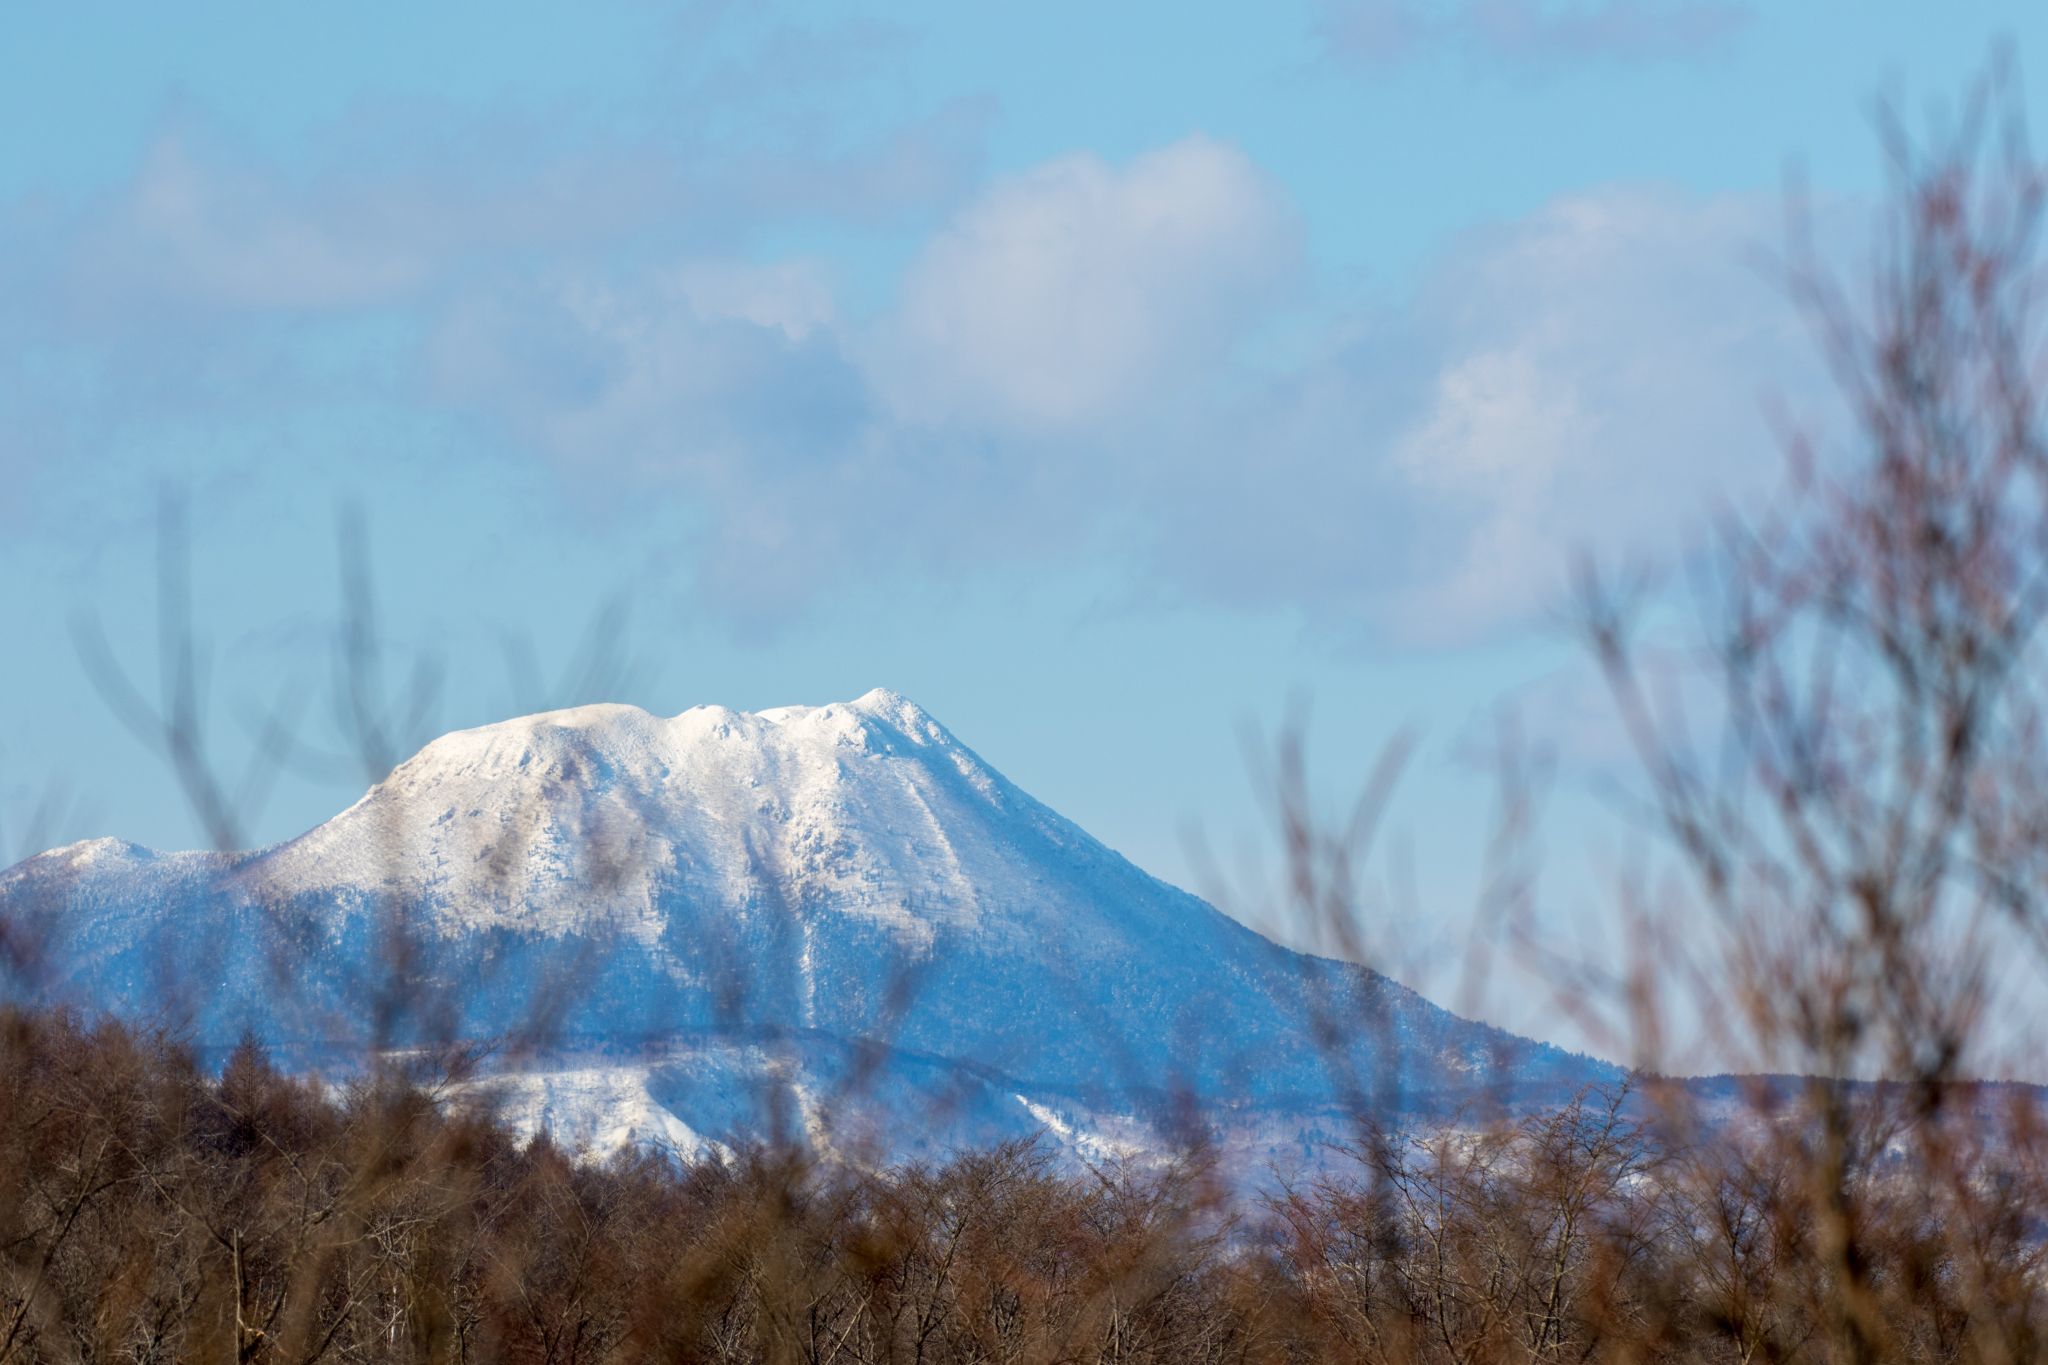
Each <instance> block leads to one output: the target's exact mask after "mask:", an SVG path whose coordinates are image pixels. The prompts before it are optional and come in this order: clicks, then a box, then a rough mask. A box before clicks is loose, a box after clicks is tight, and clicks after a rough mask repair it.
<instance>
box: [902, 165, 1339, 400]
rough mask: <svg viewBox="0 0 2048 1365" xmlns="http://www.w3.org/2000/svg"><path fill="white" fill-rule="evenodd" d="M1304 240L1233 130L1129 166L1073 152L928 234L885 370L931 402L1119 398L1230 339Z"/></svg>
mask: <svg viewBox="0 0 2048 1365" xmlns="http://www.w3.org/2000/svg"><path fill="white" fill-rule="evenodd" d="M1297 251H1298V245H1297V233H1296V230H1295V226H1294V222H1293V219H1292V216H1291V214H1290V211H1289V208H1288V206H1287V204H1286V202H1285V200H1284V198H1283V197H1282V195H1281V194H1280V192H1279V190H1278V188H1277V187H1276V186H1274V185H1273V184H1272V183H1271V182H1270V181H1268V180H1267V179H1266V177H1265V176H1264V175H1263V174H1262V173H1261V172H1260V171H1259V169H1258V168H1257V167H1256V166H1255V165H1253V163H1252V162H1251V160H1250V158H1248V157H1246V156H1245V155H1244V153H1242V152H1241V151H1238V150H1237V149H1236V148H1234V147H1231V146H1228V145H1226V144H1224V143H1221V142H1217V141H1214V140H1212V139H1209V138H1206V137H1190V138H1186V139H1184V140H1182V141H1179V142H1176V143H1173V144H1172V145H1170V146H1167V147H1163V148H1161V149H1159V150H1157V151H1154V152H1150V153H1147V154H1146V155H1144V156H1141V157H1139V158H1137V159H1136V160H1134V161H1132V162H1131V163H1130V164H1129V165H1127V166H1124V167H1122V168H1118V167H1113V166H1111V165H1109V164H1107V163H1105V162H1104V161H1102V160H1101V159H1100V158H1098V157H1095V156H1091V155H1085V154H1082V155H1074V156H1068V157H1063V158H1061V159H1059V160H1057V161H1053V162H1049V163H1047V164H1045V165H1042V166H1039V167H1037V168H1035V169H1033V170H1030V171H1027V172H1025V173H1023V174H1021V175H1017V176H1013V177H1011V178H1010V179H1008V180H1005V181H1002V182H1000V183H998V184H997V185H995V186H994V187H993V188H991V189H990V190H989V191H988V192H987V193H986V194H984V195H983V196H982V197H981V198H980V199H978V200H976V201H975V202H974V203H973V204H971V205H969V206H968V207H967V208H966V209H965V210H964V211H963V212H962V213H961V214H960V215H959V216H958V217H957V218H956V219H955V220H954V221H953V222H952V223H951V224H950V225H949V226H948V227H947V228H946V229H945V230H944V231H942V232H941V233H939V234H938V236H937V237H935V238H934V239H933V240H932V241H931V242H930V243H929V244H927V245H926V247H925V248H924V250H923V251H922V252H921V254H920V255H919V256H918V258H917V259H916V261H914V262H913V264H912V265H911V267H910V270H909V272H908V275H907V276H906V278H905V280H904V284H903V289H902V297H901V303H900V306H899V308H898V309H897V311H896V313H895V315H894V316H893V317H892V318H891V319H890V321H889V322H888V323H887V325H886V326H885V328H884V329H883V333H882V335H881V336H880V338H879V340H878V345H877V348H876V351H875V353H874V355H875V361H874V363H875V370H876V373H877V375H878V377H879V379H880V381H881V384H882V387H883V389H884V391H885V392H886V393H887V394H888V395H889V397H890V399H891V401H892V403H893V405H894V406H895V407H896V408H897V409H898V410H899V411H901V412H902V413H904V414H905V415H907V416H909V417H911V418H912V419H914V420H925V421H931V420H944V419H954V418H958V419H967V420H976V419H979V420H984V421H993V422H996V423H998V424H1005V423H1021V424H1025V425H1037V426H1071V425H1076V424H1080V423H1085V422H1088V421H1091V420H1096V419H1102V418H1105V417H1110V416H1114V415H1116V414H1118V413H1120V412H1123V411H1126V410H1128V409H1129V408H1130V407H1131V406H1133V405H1134V404H1136V403H1138V402H1139V401H1141V400H1143V399H1144V398H1146V397H1148V396H1150V395H1151V394H1153V393H1155V392H1156V391H1157V389H1158V386H1160V385H1161V384H1162V383H1164V382H1166V381H1168V380H1169V379H1170V378H1173V377H1176V376H1184V375H1186V374H1187V373H1188V372H1190V371H1191V370H1194V369H1198V368H1199V367H1200V366H1202V365H1203V364H1205V363H1208V362H1211V361H1213V360H1214V359H1215V358H1216V357H1217V356H1218V355H1219V354H1220V353H1221V352H1223V351H1224V350H1226V349H1227V348H1228V347H1229V345H1230V344H1231V343H1232V342H1233V341H1234V340H1235V339H1236V338H1237V336H1238V334H1239V332H1240V330H1241V329H1242V328H1243V327H1244V326H1245V325H1246V323H1247V322H1248V321H1250V320H1251V319H1252V318H1254V317H1255V316H1256V315H1257V314H1258V313H1259V311H1260V310H1261V309H1262V308H1263V307H1264V306H1266V305H1267V304H1269V303H1270V302H1271V301H1272V299H1273V297H1274V291H1275V289H1276V287H1277V286H1278V285H1279V284H1280V283H1281V282H1282V281H1283V280H1284V279H1285V277H1286V276H1287V274H1288V273H1289V272H1290V271H1291V269H1292V268H1293V267H1294V264H1295V258H1296V255H1297Z"/></svg>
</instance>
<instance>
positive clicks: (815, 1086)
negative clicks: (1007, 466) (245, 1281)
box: [0, 690, 1610, 1153]
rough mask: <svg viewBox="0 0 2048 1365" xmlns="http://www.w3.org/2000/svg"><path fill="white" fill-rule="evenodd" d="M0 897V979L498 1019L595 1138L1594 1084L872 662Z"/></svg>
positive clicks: (60, 872) (1109, 1123)
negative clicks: (1007, 762)
mask: <svg viewBox="0 0 2048 1365" xmlns="http://www.w3.org/2000/svg"><path fill="white" fill-rule="evenodd" d="M0 913H5V914H6V915H8V916H9V918H10V921H11V922H10V925H9V928H10V930H11V931H13V932H15V933H17V934H20V935H23V936H25V937H26V939H27V940H28V941H30V942H33V943H35V944H36V945H38V948H39V951H38V953H37V954H36V960H37V963H38V970H37V972H36V974H35V977H34V979H33V980H29V981H24V982H21V983H17V988H18V993H21V994H26V995H29V996H31V997H33V998H37V999H41V1000H53V1001H64V1002H68V1003H72V1004H75V1005H79V1006H81V1007H85V1008H88V1009H107V1010H113V1011H116V1012H120V1013H124V1014H132V1015H137V1016H142V1017H149V1018H163V1017H167V1016H168V1017H172V1018H175V1019H178V1020H180V1021H182V1022H183V1023H184V1024H185V1025H186V1026H187V1027H189V1028H191V1029H192V1030H193V1032H194V1034H195V1036H196V1037H197V1039H198V1040H199V1041H200V1042H201V1043H202V1044H207V1045H219V1044H224V1043H227V1042H231V1041H232V1040H233V1039H234V1038H235V1037H236V1036H238V1035H239V1034H241V1033H242V1032H243V1031H245V1030H253V1031H255V1032H256V1033H257V1034H259V1035H260V1036H262V1037H264V1038H266V1039H267V1040H269V1041H270V1042H271V1043H272V1044H273V1045H274V1046H277V1047H280V1048H287V1049H289V1048H307V1049H321V1048H333V1047H345V1046H351V1045H354V1046H360V1045H362V1044H363V1043H366V1042H367V1043H370V1044H372V1045H374V1046H380V1047H387V1048H388V1047H412V1046H416V1045H419V1044H422V1043H426V1042H434V1041H447V1040H469V1041H478V1042H481V1041H486V1040H505V1039H514V1040H517V1041H518V1042H519V1043H520V1045H521V1047H520V1050H519V1051H518V1052H517V1053H516V1057H517V1060H515V1061H507V1062H505V1063H504V1064H503V1065H502V1066H501V1067H500V1069H499V1073H498V1080H499V1082H500V1083H501V1087H502V1089H503V1091H504V1093H505V1094H506V1095H507V1096H508V1097H509V1099H508V1102H509V1103H510V1104H511V1105H512V1106H513V1108H514V1110H515V1113H516V1115H517V1116H519V1117H522V1118H523V1119H524V1120H525V1121H528V1122H530V1123H533V1124H535V1125H547V1126H551V1127H554V1128H557V1129H558V1130H568V1131H571V1132H573V1133H574V1134H576V1135H578V1136H581V1137H584V1138H588V1139H590V1140H593V1141H600V1142H616V1141H627V1140H636V1139H649V1138H665V1139H667V1140H670V1141H675V1142H678V1143H684V1144H696V1145H699V1146H702V1145H711V1144H726V1145H731V1144H734V1143H739V1142H744V1141H747V1140H749V1139H750V1138H752V1137H755V1136H761V1135H763V1134H761V1133H759V1132H758V1131H757V1130H758V1128H759V1125H760V1124H762V1123H764V1122H767V1121H768V1119H767V1118H765V1117H763V1115H764V1113H765V1112H766V1111H763V1110H760V1109H758V1108H756V1109H753V1110H750V1109H749V1108H748V1106H747V1104H746V1103H744V1102H742V1100H741V1099H740V1098H738V1097H739V1096H740V1095H741V1094H742V1093H743V1092H746V1091H749V1090H768V1091H777V1090H779V1091H780V1092H784V1093H785V1098H788V1099H789V1103H788V1104H786V1105H784V1106H783V1108H784V1109H785V1110H788V1111H789V1112H792V1113H795V1114H796V1115H798V1116H799V1117H801V1118H802V1120H803V1122H804V1123H805V1124H806V1126H807V1127H809V1128H810V1129H811V1130H812V1136H813V1137H814V1138H818V1139H819V1140H821V1141H822V1140H825V1134H824V1133H823V1132H822V1130H821V1129H820V1125H821V1124H826V1123H827V1122H828V1116H827V1115H826V1112H825V1111H826V1110H828V1109H830V1108H833V1107H834V1105H831V1104H828V1103H827V1102H826V1100H827V1098H828V1097H836V1098H839V1099H844V1100H845V1102H846V1107H851V1106H852V1105H853V1104H854V1100H853V1099H852V1098H851V1097H852V1096H854V1095H855V1094H856V1093H858V1095H859V1097H860V1099H859V1103H860V1104H861V1105H862V1106H865V1109H866V1111H867V1119H866V1122H867V1123H868V1124H869V1125H870V1128H871V1131H873V1132H875V1133H879V1134H881V1135H882V1136H881V1142H882V1145H883V1146H884V1147H886V1148H888V1149H890V1150H891V1151H908V1150H914V1149H915V1148H916V1147H917V1145H918V1142H915V1141H912V1140H910V1139H909V1138H908V1137H907V1136H905V1135H907V1134H910V1133H913V1132H916V1133H919V1134H922V1135H924V1137H923V1138H921V1139H920V1140H921V1141H922V1140H932V1141H939V1140H943V1138H944V1133H943V1132H941V1131H940V1130H942V1129H943V1128H944V1125H943V1124H942V1125H940V1126H939V1129H935V1128H934V1127H933V1124H932V1122H931V1121H930V1120H929V1119H928V1118H919V1117H917V1115H915V1114H913V1113H912V1112H909V1110H908V1109H907V1108H906V1106H912V1105H915V1106H920V1107H922V1108H923V1110H924V1112H925V1113H927V1114H929V1113H930V1112H932V1111H934V1110H937V1109H940V1108H943V1110H944V1111H945V1113H946V1114H947V1115H948V1118H947V1120H946V1122H947V1123H950V1124H953V1125H955V1126H956V1127H957V1126H958V1125H960V1124H966V1125H968V1129H969V1130H970V1131H971V1134H972V1135H974V1136H985V1135H987V1134H988V1133H990V1132H1003V1131H1007V1130H1009V1129H1012V1128H1017V1129H1029V1128H1034V1127H1041V1126H1042V1127H1047V1128H1050V1129H1051V1130H1052V1131H1053V1132H1054V1133H1055V1134H1057V1135H1059V1136H1060V1137H1061V1139H1062V1140H1063V1141H1068V1142H1069V1143H1070V1145H1075V1149H1076V1150H1077V1151H1081V1152H1084V1153H1085V1152H1086V1151H1088V1150H1097V1151H1102V1150H1110V1148H1107V1147H1103V1146H1102V1144H1103V1143H1112V1146H1113V1145H1114V1143H1113V1142H1112V1139H1110V1138H1108V1137H1105V1136H1103V1134H1104V1133H1106V1132H1108V1131H1109V1130H1110V1129H1116V1130H1117V1131H1119V1132H1122V1133H1124V1134H1125V1135H1126V1136H1125V1138H1119V1139H1115V1142H1125V1143H1126V1145H1135V1146H1143V1145H1144V1143H1145V1129H1146V1124H1147V1120H1146V1118H1145V1115H1146V1114H1148V1113H1161V1112H1164V1110H1165V1109H1166V1108H1169V1107H1177V1110H1178V1111H1179V1112H1182V1113H1186V1112H1194V1113H1197V1114H1202V1115H1211V1116H1222V1115H1234V1116H1237V1117H1236V1118H1235V1119H1233V1120H1232V1121H1233V1122H1238V1121H1241V1120H1242V1118H1243V1116H1244V1115H1246V1114H1253V1113H1256V1114H1259V1115H1263V1116H1265V1118H1264V1119H1263V1120H1262V1122H1263V1123H1264V1124H1265V1128H1266V1130H1268V1131H1270V1132H1274V1133H1280V1134H1283V1135H1284V1134H1286V1133H1288V1132H1294V1133H1296V1134H1297V1135H1298V1134H1299V1133H1301V1132H1306V1131H1309V1130H1310V1129H1313V1128H1314V1127H1315V1126H1316V1124H1317V1123H1318V1122H1320V1120H1319V1119H1318V1118H1317V1117H1316V1116H1318V1115H1325V1114H1327V1113H1330V1112H1333V1111H1335V1110H1339V1109H1341V1108H1342V1107H1343V1106H1344V1105H1345V1104H1346V1103H1347V1102H1349V1100H1350V1099H1351V1098H1352V1097H1354V1096H1355V1095H1356V1094H1357V1093H1358V1092H1359V1091H1360V1090H1361V1089H1362V1088H1366V1087H1370V1088H1372V1090H1373V1093H1374V1094H1375V1095H1376V1096H1379V1097H1381V1098H1382V1100H1384V1099H1385V1097H1387V1096H1395V1097H1398V1102H1399V1103H1400V1104H1402V1105H1403V1106H1404V1107H1415V1106H1422V1105H1429V1104H1435V1103H1445V1104H1449V1103H1456V1102H1458V1100H1459V1099H1460V1098H1461V1097H1464V1096H1467V1095H1469V1094H1470V1093H1471V1092H1472V1091H1473V1090H1474V1088H1475V1087H1478V1086H1481V1085H1485V1086H1506V1087H1509V1088H1515V1087H1521V1088H1524V1089H1528V1088H1534V1089H1538V1090H1543V1089H1550V1088H1554V1087H1556V1086H1559V1085H1569V1084H1573V1083H1577V1082H1581V1081H1584V1080H1587V1079H1593V1078H1597V1077H1601V1076H1605V1075H1607V1074H1610V1069H1609V1068H1607V1067H1605V1066H1604V1065H1602V1064H1599V1063H1595V1062H1591V1061H1588V1060H1587V1059H1584V1058H1579V1057H1574V1056H1571V1055H1569V1054H1565V1053H1562V1052H1559V1051H1558V1050H1556V1049H1554V1048H1550V1047H1546V1046H1543V1045H1541V1044H1537V1043H1532V1042H1529V1041H1528V1040H1525V1039H1520V1038H1516V1037H1513V1036H1511V1035H1508V1034H1505V1033H1503V1032H1501V1031H1499V1030H1497V1029H1493V1028H1490V1027H1488V1026H1485V1025H1482V1024H1478V1023H1473V1022H1470V1021H1467V1020H1463V1019H1460V1018H1458V1017H1456V1016H1454V1015H1451V1014H1449V1013H1448V1012H1446V1011H1444V1010H1441V1009H1439V1008H1437V1007H1436V1006H1434V1005H1431V1004H1430V1003H1429V1002H1427V1001H1425V1000H1423V999H1422V998H1421V997H1420V996H1417V995H1416V994H1415V993H1413V992H1412V991H1409V990H1407V989H1406V988H1404V987H1402V986H1400V985H1398V984H1396V983H1394V982H1392V981H1390V980H1388V979H1387V978H1385V977H1382V976H1379V975H1377V974H1375V973H1373V972H1371V971H1368V970H1367V969H1365V968H1363V967H1359V966H1356V965H1352V964H1348V963H1340V962H1334V961H1330V960H1328V959H1323V958H1316V957H1311V956H1306V955H1303V954H1298V953H1293V952H1290V951H1287V950H1285V949H1282V948H1280V947H1278V946H1276V945H1275V944H1273V943H1271V942H1269V941H1268V940H1266V939H1264V938H1262V937H1260V936H1259V935H1258V934H1256V933H1254V932H1252V931H1251V930H1250V929H1248V928H1246V927H1244V926H1243V925H1241V924H1239V923H1238V922H1237V921H1235V920H1233V919H1231V918H1229V917H1228V916H1226V915H1223V914H1222V913H1220V912H1218V911H1217V910H1215V909H1214V908H1213V907H1211V906H1209V905H1208V904H1207V903H1205V902H1203V901H1201V900H1199V899H1197V898H1196V897H1194V896H1191V895H1188V894H1187V893H1186V892H1183V891H1180V890H1177V889H1176V888H1174V887H1172V886H1169V885H1167V884H1166V883H1164V882H1161V881H1159V880H1157V879H1156V878H1153V877H1151V876H1148V875H1146V874H1145V873H1144V872H1141V871H1140V870H1139V869H1138V868H1136V867H1135V866H1133V865H1132V864H1131V863H1130V862H1128V861H1126V860H1125V859H1124V858H1122V857H1120V856H1118V855H1117V854H1116V853H1114V852H1112V851H1111V850H1110V849H1108V848H1106V847H1105V846H1103V845H1102V844H1101V843H1099V842H1098V841H1096V840H1095V839H1093V838H1091V837H1090V836H1089V835H1088V834H1086V833H1085V832H1084V831H1082V830H1081V829H1080V828H1079V827H1077V826H1076V825H1074V824H1073V823H1071V822H1070V821H1068V820H1065V819H1063V818H1062V817H1060V816H1059V815H1057V814H1055V813H1054V812H1053V811H1051V810H1050V809H1048V808H1047V807H1045V806H1043V805H1041V804H1040V803H1039V802H1037V801H1035V800H1033V799H1032V798H1031V797H1030V796H1028V795H1026V794H1025V793H1024V792H1023V791H1021V790H1020V789H1018V788H1017V787H1016V786H1015V785H1013V784H1012V783H1011V782H1010V781H1009V780H1008V779H1006V778H1004V777H1003V776H1002V774H1001V773H999V772H997V771H996V770H995V769H994V768H992V767H990V766H989V765H988V764H987V763H986V762H984V761H983V760H982V759H981V758H980V757H979V756H978V755H976V754H975V753H974V752H973V751H972V750H970V749H968V748H967V747H966V746H965V745H963V744H961V743H960V742H959V741H958V740H957V739H955V738H954V737H953V735H952V734H951V733H950V732H949V731H948V730H947V729H946V728H945V727H944V726H943V725H941V724H939V722H938V721H936V720H934V719H933V718H932V717H931V716H930V715H929V714H927V713H926V712H925V711H924V710H923V709H922V708H921V707H919V706H917V705H916V704H915V703H914V702H911V701H910V700H908V699H907V698H905V697H902V696H900V695H898V694H896V693H894V692H888V691H881V690H877V691H873V692H869V693H867V694H866V695H865V696H862V697H860V698H858V699H856V700H854V701H851V702H843V703H836V704H832V705H826V706H790V707H779V708H776V709H772V710H765V711H757V712H751V713H750V712H743V711H732V710H728V709H726V708H724V707H719V706H699V707H695V708H692V709H691V710H688V711H685V712H683V713H682V714H680V715H678V716H674V717H670V718H662V717H658V716H654V715H650V714H649V713H647V712H645V711H642V710H640V709H639V708H637V707H632V706H618V705H601V706H584V707H577V708H574V709H571V710H564V711H553V712H548V713H545V714H542V715H536V716H528V717H523V718H520V719H517V720H510V721H505V722H503V723H500V724H496V725H488V726H484V727H481V728H479V729H474V730H464V731H459V732H457V733H454V734H450V735H446V736H444V737H442V738H440V739H437V740H435V741H434V742H433V743H431V744H429V745H427V746H426V747H425V748H424V749H422V750H420V752H419V753H417V754H416V755H414V756H413V757H412V758H411V759H409V760H407V761H406V762H405V763H403V764H401V765H400V766H399V767H398V768H396V769H395V770H393V772H392V773H391V775H390V776H389V777H388V778H386V779H385V780H384V781H383V782H381V783H379V784H378V785H377V786H375V787H373V788H372V789H371V790H370V791H369V792H368V793H367V794H365V795H364V797H363V798H362V799H361V800H360V801H358V802H356V804H355V805H353V806H351V807H350V808H349V809H348V810H346V811H343V812H342V813H341V814H340V815H337V816H335V817H334V818H333V819H332V820H329V821H328V822H327V823H325V824H323V825H321V826H319V827H318V828H316V829H313V830H311V831H309V832H307V833H306V834H303V835H301V836H299V837H298V838H296V839H292V840H289V841H287V842H285V843H282V844H278V845H275V846H273V847H271V848H268V849H263V850H259V851H255V852H250V853H240V854H207V853H171V854H162V853H156V852H153V851H151V850H148V849H143V848H140V847H137V846H135V845H132V844H125V843H120V842H118V841H114V840H105V839H102V840H94V841H90V842H87V843H82V844H74V845H71V846H69V847H66V848H60V849H56V850H53V851H51V852H49V853H45V854H42V855H40V856H38V857H35V858H31V859H29V860H28V861H26V862H23V863H21V864H18V865H17V866H16V867H14V868H12V869H10V870H9V871H7V872H6V873H4V874H0ZM856 1082H857V1083H858V1084H857V1085H856ZM791 1097H793V1098H791ZM934 1132H939V1134H940V1135H939V1137H937V1138H934V1137H932V1136H931V1135H932V1134H933V1133H934ZM1285 1140H1291V1139H1285ZM1090 1142H1093V1143H1095V1144H1097V1146H1096V1148H1094V1149H1090V1148H1088V1147H1087V1144H1088V1143H1090Z"/></svg>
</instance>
